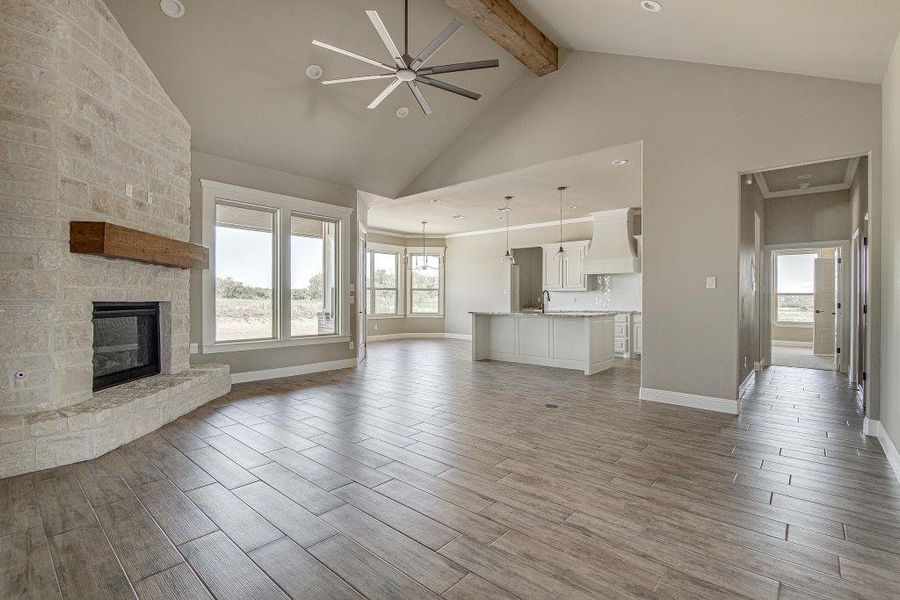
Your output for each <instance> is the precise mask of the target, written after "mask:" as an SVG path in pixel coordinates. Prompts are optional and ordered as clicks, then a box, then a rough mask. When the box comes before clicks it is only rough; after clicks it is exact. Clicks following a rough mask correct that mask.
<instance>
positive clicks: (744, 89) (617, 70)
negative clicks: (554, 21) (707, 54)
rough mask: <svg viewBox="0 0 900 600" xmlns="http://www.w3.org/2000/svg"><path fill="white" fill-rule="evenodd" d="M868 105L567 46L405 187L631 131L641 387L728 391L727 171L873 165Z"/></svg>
mask: <svg viewBox="0 0 900 600" xmlns="http://www.w3.org/2000/svg"><path fill="white" fill-rule="evenodd" d="M880 114H881V90H880V88H879V87H878V86H877V85H867V84H859V83H851V82H844V81H836V80H830V79H819V78H814V77H803V76H798V75H788V74H780V73H771V72H762V71H752V70H744V69H734V68H727V67H717V66H710V65H700V64H690V63H681V62H674V61H663V60H653V59H645V58H637V57H627V56H614V55H608V54H594V53H582V52H576V53H573V54H571V55H570V56H568V57H567V60H565V61H564V64H563V66H562V68H561V69H560V70H559V71H558V72H556V73H554V74H551V75H548V76H545V77H541V78H534V77H522V78H521V79H520V80H519V81H517V82H516V83H515V84H514V85H513V86H512V87H511V88H510V89H509V91H508V92H507V93H505V94H504V95H503V96H502V97H500V98H499V99H497V100H496V101H495V102H494V103H493V104H492V105H491V107H490V108H489V109H488V110H487V111H486V112H485V113H484V114H483V115H482V116H481V117H480V118H479V119H478V120H477V121H475V123H473V124H472V125H471V126H470V127H469V128H468V129H467V130H466V131H465V132H464V133H463V134H462V135H461V136H460V137H459V138H458V139H457V140H456V141H455V142H454V143H453V144H452V145H451V146H450V147H449V148H448V149H447V150H446V151H445V152H444V153H443V154H442V155H441V156H440V157H439V158H438V159H437V160H435V161H434V162H433V163H432V164H431V166H430V167H429V168H428V169H426V170H425V171H424V172H423V173H422V174H421V175H420V176H419V177H418V178H417V179H416V181H414V182H413V184H412V185H411V186H410V187H409V189H408V190H407V191H408V192H417V191H421V190H426V189H433V188H437V187H442V186H445V185H449V184H452V183H458V182H461V181H466V180H470V179H474V178H478V177H484V176H488V175H491V174H496V173H500V172H503V171H508V170H511V169H515V168H521V167H524V166H527V165H532V164H536V163H540V162H544V161H548V160H552V159H557V158H562V157H564V156H568V155H573V154H578V153H582V152H588V151H592V150H596V149H598V148H605V147H611V146H615V145H619V144H623V143H628V142H633V141H635V140H643V171H644V172H643V193H644V198H643V207H644V211H645V215H644V223H643V229H644V231H643V233H644V260H643V265H644V305H643V310H644V355H643V385H644V386H646V387H649V388H658V389H665V390H672V391H678V392H687V393H693V394H700V395H704V396H713V397H720V398H734V397H736V394H737V384H736V381H737V365H738V331H739V318H738V315H739V302H738V264H739V261H738V246H739V244H738V240H739V229H738V228H739V210H740V209H739V199H740V191H739V189H738V187H739V181H738V178H737V174H738V173H740V172H746V171H757V170H762V169H765V168H769V167H774V166H779V165H788V164H796V163H800V162H805V161H810V160H816V159H826V158H831V157H836V156H847V155H853V154H865V153H867V152H868V151H870V150H871V151H872V152H873V154H872V158H873V159H872V163H871V167H872V170H873V172H874V173H876V174H880V173H881V159H880V154H879V152H880V148H881V122H880ZM823 124H827V125H823ZM876 181H877V178H876ZM871 192H872V199H873V208H874V210H873V213H874V214H873V217H874V218H875V219H877V218H878V216H879V215H878V214H877V212H878V211H877V208H878V206H880V187H879V186H878V185H873V189H871ZM877 243H878V241H877V240H874V244H875V245H876V246H875V247H874V249H875V250H876V252H875V256H873V263H874V264H876V265H877V264H878V255H877ZM453 245H454V242H453V241H450V242H448V252H449V251H450V250H452V248H453ZM472 257H473V258H477V255H472ZM451 258H452V255H451ZM485 262H491V261H485ZM487 268H488V267H487V266H486V269H487ZM452 269H453V267H452V266H450V267H449V269H448V273H449V271H450V270H452ZM709 275H713V276H716V277H718V287H717V289H715V290H707V289H705V286H704V281H705V277H706V276H709ZM448 291H449V292H450V293H456V292H453V291H452V290H449V289H448ZM877 312H878V309H877V306H873V321H875V323H876V327H875V328H876V329H877V318H878V316H877ZM458 320H459V316H458V315H456V316H454V318H453V319H452V320H451V318H450V317H449V316H448V330H454V329H457V328H459V327H460V326H461V325H460V323H459V322H458ZM698 373H703V374H704V376H703V377H698V376H697V374H698Z"/></svg>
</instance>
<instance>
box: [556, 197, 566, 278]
mask: <svg viewBox="0 0 900 600" xmlns="http://www.w3.org/2000/svg"><path fill="white" fill-rule="evenodd" d="M556 189H557V190H558V191H559V250H557V251H556V260H558V261H560V262H564V261H567V260H569V253H568V252H566V249H565V248H564V247H563V245H562V227H563V192H565V191H566V190H567V189H569V187H568V186H565V185H561V186H559V187H558V188H556Z"/></svg>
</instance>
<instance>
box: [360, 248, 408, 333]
mask: <svg viewBox="0 0 900 600" xmlns="http://www.w3.org/2000/svg"><path fill="white" fill-rule="evenodd" d="M369 252H380V253H384V254H396V255H397V312H396V313H368V312H367V313H366V318H367V319H373V320H380V319H403V318H405V317H406V315H404V314H403V310H404V309H403V307H404V306H405V302H406V299H405V296H406V294H405V292H406V287H405V284H406V269H405V268H404V263H403V260H404V253H405V252H406V248H404V247H403V246H393V245H391V244H379V243H378V242H368V243H366V265H368V264H369V254H368V253H369ZM368 284H369V281H368V278H366V303H367V304H366V308H368V302H369V287H368ZM372 305H373V306H374V305H375V303H374V302H373V303H372Z"/></svg>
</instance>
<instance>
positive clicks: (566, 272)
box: [541, 240, 592, 292]
mask: <svg viewBox="0 0 900 600" xmlns="http://www.w3.org/2000/svg"><path fill="white" fill-rule="evenodd" d="M589 243H590V242H588V241H587V240H580V241H577V242H563V243H562V247H563V248H565V250H566V252H567V254H568V260H565V261H560V260H559V259H558V258H557V252H559V246H560V245H559V244H546V245H544V246H541V248H542V249H543V251H544V289H545V290H548V291H551V292H563V291H568V292H584V291H587V290H589V289H591V287H590V282H589V281H588V279H589V278H588V276H587V275H585V274H584V258H585V255H586V254H587V248H588V244H589ZM591 279H592V278H591Z"/></svg>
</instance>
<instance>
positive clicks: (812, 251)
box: [771, 248, 819, 329]
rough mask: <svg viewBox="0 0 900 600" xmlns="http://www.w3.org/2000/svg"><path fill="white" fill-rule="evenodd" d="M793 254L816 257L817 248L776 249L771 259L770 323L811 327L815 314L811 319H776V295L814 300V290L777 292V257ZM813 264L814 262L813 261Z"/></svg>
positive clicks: (802, 327)
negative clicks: (809, 297) (808, 291)
mask: <svg viewBox="0 0 900 600" xmlns="http://www.w3.org/2000/svg"><path fill="white" fill-rule="evenodd" d="M794 254H811V255H813V256H815V257H816V258H818V256H819V249H815V248H797V249H791V250H776V251H775V252H774V256H773V260H772V317H771V318H772V323H774V324H775V326H776V327H796V328H799V329H812V328H813V327H815V315H814V316H813V320H812V321H780V320H779V319H778V297H779V296H811V297H812V298H813V302H815V291H813V292H812V293H808V294H788V293H783V294H781V293H779V292H778V258H779V257H780V256H790V255H794ZM813 265H815V262H814V263H813ZM813 272H815V266H813Z"/></svg>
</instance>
